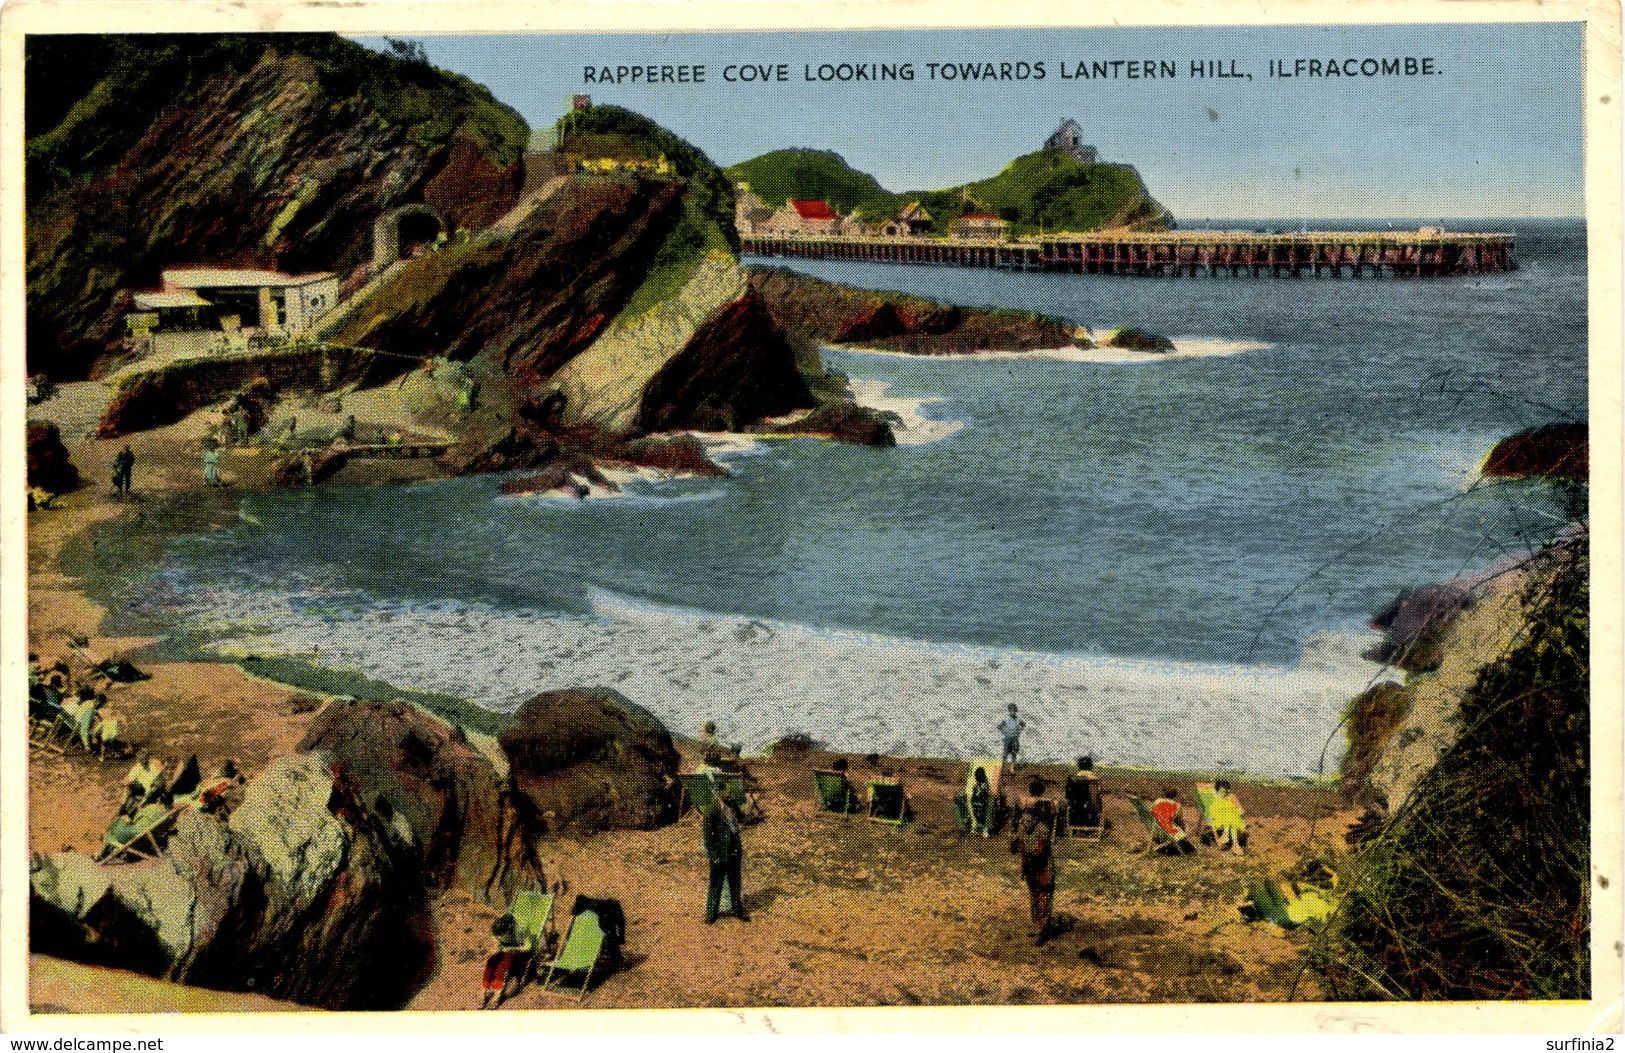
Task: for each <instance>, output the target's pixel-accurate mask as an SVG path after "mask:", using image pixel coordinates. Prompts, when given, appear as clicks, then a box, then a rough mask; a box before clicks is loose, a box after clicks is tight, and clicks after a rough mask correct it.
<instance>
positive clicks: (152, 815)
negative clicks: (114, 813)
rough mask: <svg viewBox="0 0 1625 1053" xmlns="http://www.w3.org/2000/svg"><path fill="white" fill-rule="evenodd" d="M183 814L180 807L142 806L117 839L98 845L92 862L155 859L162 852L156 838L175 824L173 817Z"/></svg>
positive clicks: (110, 839) (161, 846)
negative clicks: (98, 848)
mask: <svg viewBox="0 0 1625 1053" xmlns="http://www.w3.org/2000/svg"><path fill="white" fill-rule="evenodd" d="M183 811H185V809H184V808H183V807H180V806H174V805H162V804H148V805H143V806H142V808H141V810H140V811H139V812H137V813H136V814H135V819H134V820H133V821H132V825H131V828H130V829H129V830H125V831H122V832H121V835H120V836H119V837H117V838H112V837H110V838H109V839H108V840H107V841H105V842H104V843H103V844H102V850H101V851H100V852H99V853H97V855H96V862H98V863H117V862H119V861H121V860H123V859H126V858H128V859H129V860H130V861H131V862H134V861H135V860H137V859H157V858H158V857H159V856H161V855H163V852H164V849H163V845H162V844H160V843H159V838H160V837H162V836H163V835H165V834H167V833H168V832H169V829H170V827H172V826H174V825H175V817H176V816H178V815H180V814H181V812H183Z"/></svg>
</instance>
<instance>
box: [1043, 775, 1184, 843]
mask: <svg viewBox="0 0 1625 1053" xmlns="http://www.w3.org/2000/svg"><path fill="white" fill-rule="evenodd" d="M1153 821H1154V820H1153ZM1062 829H1064V830H1065V831H1066V834H1067V836H1068V837H1092V838H1094V839H1095V840H1096V841H1098V840H1100V839H1101V838H1103V837H1105V836H1106V814H1105V809H1104V808H1103V807H1102V801H1101V798H1100V780H1099V779H1098V778H1096V779H1081V778H1079V777H1078V776H1076V775H1068V776H1067V777H1066V815H1065V818H1064V819H1063V820H1062ZM1159 829H1160V828H1159Z"/></svg>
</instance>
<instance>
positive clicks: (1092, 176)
mask: <svg viewBox="0 0 1625 1053" xmlns="http://www.w3.org/2000/svg"><path fill="white" fill-rule="evenodd" d="M725 171H726V172H727V174H728V176H729V177H730V178H732V179H735V180H741V181H744V182H748V183H749V184H750V188H751V192H752V193H754V194H755V195H756V196H757V197H760V198H761V199H762V200H763V201H764V202H766V203H767V204H768V205H771V206H773V207H778V206H779V205H782V204H784V202H785V200H786V199H788V198H822V199H824V200H826V201H828V202H829V203H830V204H831V205H833V206H834V207H835V208H836V209H838V210H840V211H842V212H849V211H852V210H853V209H856V210H857V212H858V213H859V214H860V215H861V216H862V217H863V218H864V219H867V220H870V221H877V220H883V219H887V218H890V217H891V216H893V215H895V214H896V213H897V212H899V211H900V210H901V209H903V208H904V207H906V206H907V205H908V204H909V203H910V202H914V201H918V202H919V203H920V204H921V205H922V206H924V207H925V210H926V211H927V212H929V213H931V218H932V220H933V223H934V227H933V230H934V232H935V233H937V234H946V233H947V232H948V225H949V224H950V223H951V222H953V221H954V220H955V219H957V218H959V217H960V216H962V215H966V214H967V213H983V212H985V213H992V214H994V215H997V216H999V217H1000V218H1002V219H1005V220H1008V221H1009V222H1010V224H1011V228H1012V230H1013V232H1014V233H1017V234H1028V233H1035V232H1038V231H1041V230H1042V231H1056V230H1070V231H1089V230H1100V229H1103V228H1107V227H1132V228H1135V229H1141V230H1161V229H1165V228H1166V227H1168V226H1170V225H1171V222H1172V218H1171V217H1170V216H1169V214H1168V211H1167V210H1166V209H1165V208H1163V207H1162V205H1160V204H1158V203H1157V201H1156V200H1155V199H1154V198H1153V197H1152V196H1151V193H1150V191H1149V190H1147V189H1146V186H1145V182H1144V181H1143V180H1142V179H1141V178H1140V174H1139V173H1138V172H1137V171H1135V169H1134V168H1133V166H1131V165H1118V164H1085V163H1083V162H1081V161H1078V160H1077V159H1075V158H1073V157H1072V156H1071V155H1069V154H1067V153H1065V152H1063V151H1059V150H1038V151H1035V152H1033V153H1030V154H1023V155H1022V156H1020V157H1018V158H1016V159H1015V160H1013V161H1011V162H1010V163H1009V164H1007V165H1006V166H1005V167H1004V169H1003V171H1001V172H999V173H998V174H997V175H994V176H991V177H989V178H987V179H981V180H977V181H975V182H971V183H966V184H963V185H961V186H954V187H945V188H943V189H940V190H907V191H898V192H894V191H889V190H886V189H885V188H884V187H882V186H881V185H880V184H879V183H878V182H877V181H876V180H875V178H874V177H873V176H871V175H869V174H868V173H867V172H860V171H858V170H857V169H855V168H853V167H851V166H850V165H848V164H847V163H846V160H845V159H844V158H842V157H841V155H840V154H837V153H834V152H832V151H828V150H810V149H793V150H775V151H773V152H772V153H766V154H762V155H761V156H760V157H754V158H751V159H750V160H748V161H742V162H740V163H739V164H736V165H733V166H732V167H730V168H728V169H725Z"/></svg>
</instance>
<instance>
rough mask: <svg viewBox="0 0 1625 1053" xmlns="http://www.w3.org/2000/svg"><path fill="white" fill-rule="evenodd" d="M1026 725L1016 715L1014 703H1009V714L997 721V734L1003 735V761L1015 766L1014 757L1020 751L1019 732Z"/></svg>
mask: <svg viewBox="0 0 1625 1053" xmlns="http://www.w3.org/2000/svg"><path fill="white" fill-rule="evenodd" d="M1026 727H1027V722H1026V721H1025V720H1022V719H1021V717H1019V716H1017V715H1016V704H1015V703H1014V702H1012V703H1010V713H1009V716H1007V717H1005V718H1004V719H1003V720H1001V721H999V734H1000V735H1002V736H1003V737H1004V758H1003V762H1004V763H1005V764H1008V765H1010V766H1011V767H1015V764H1016V757H1017V756H1018V755H1019V754H1020V753H1021V732H1022V730H1023V729H1025V728H1026Z"/></svg>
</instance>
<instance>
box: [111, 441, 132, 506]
mask: <svg viewBox="0 0 1625 1053" xmlns="http://www.w3.org/2000/svg"><path fill="white" fill-rule="evenodd" d="M134 472H135V451H134V450H132V449H130V447H129V446H127V445H126V446H125V447H124V449H122V450H120V451H119V452H118V453H117V454H115V455H114V457H113V489H114V490H117V491H118V492H119V493H121V494H128V493H129V492H130V477H131V476H132V475H133V474H134Z"/></svg>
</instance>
